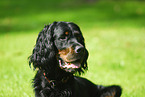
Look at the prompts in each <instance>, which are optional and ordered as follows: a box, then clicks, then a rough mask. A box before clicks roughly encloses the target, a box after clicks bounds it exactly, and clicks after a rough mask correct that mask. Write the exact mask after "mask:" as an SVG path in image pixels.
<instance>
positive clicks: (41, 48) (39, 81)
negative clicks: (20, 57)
mask: <svg viewBox="0 0 145 97" xmlns="http://www.w3.org/2000/svg"><path fill="white" fill-rule="evenodd" d="M84 41H85V40H84V37H83V35H82V32H81V30H80V28H79V26H78V25H76V24H75V23H72V22H53V23H52V24H50V25H45V27H44V28H43V30H42V31H41V32H40V33H39V35H38V38H37V40H36V45H35V47H34V49H33V51H32V55H30V57H29V65H30V67H31V64H32V65H33V68H34V70H37V73H36V75H35V77H34V79H33V88H34V92H35V97H120V96H121V92H122V89H121V87H120V86H118V85H112V86H102V85H95V84H94V83H92V82H91V81H89V80H87V79H85V78H82V77H79V75H80V74H81V73H84V71H86V70H87V69H88V65H87V59H88V51H87V49H86V47H85V42H84Z"/></svg>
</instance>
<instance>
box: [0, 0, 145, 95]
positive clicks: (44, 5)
mask: <svg viewBox="0 0 145 97" xmlns="http://www.w3.org/2000/svg"><path fill="white" fill-rule="evenodd" d="M54 21H68V22H74V23H76V24H78V25H79V26H80V28H81V30H82V33H83V35H84V37H85V41H86V47H87V49H88V51H89V59H88V65H89V70H88V71H87V72H86V73H85V74H83V75H82V76H83V77H86V78H88V79H89V80H91V81H92V82H94V83H95V84H99V85H111V84H118V85H121V86H122V88H123V94H122V97H144V95H145V92H144V91H145V84H144V83H145V79H144V78H145V66H144V65H145V1H144V0H133V1H131V0H130V1H126V0H1V1H0V97H8V96H9V97H34V93H33V89H32V87H31V81H32V78H33V76H34V75H35V72H34V71H33V70H31V69H30V68H29V66H28V59H27V58H28V57H29V56H30V54H31V52H32V49H33V47H34V45H35V41H36V38H37V35H38V33H39V32H40V31H41V30H42V29H43V27H44V25H45V24H50V23H53V22H54Z"/></svg>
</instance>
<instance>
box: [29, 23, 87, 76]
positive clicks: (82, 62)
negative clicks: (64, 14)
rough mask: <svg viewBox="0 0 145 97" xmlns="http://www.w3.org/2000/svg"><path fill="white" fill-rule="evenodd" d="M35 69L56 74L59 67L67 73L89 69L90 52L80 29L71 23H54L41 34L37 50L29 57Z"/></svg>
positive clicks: (37, 42) (36, 46)
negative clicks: (55, 71)
mask: <svg viewBox="0 0 145 97" xmlns="http://www.w3.org/2000/svg"><path fill="white" fill-rule="evenodd" d="M29 58H30V61H29V65H30V66H31V63H32V64H33V66H34V69H35V68H39V69H41V70H43V71H45V72H47V73H48V72H54V70H55V69H56V68H57V67H58V66H59V67H60V69H63V70H65V71H66V72H71V73H74V72H76V71H78V72H79V74H80V73H81V72H83V70H85V69H87V58H88V51H87V50H86V48H85V43H84V38H83V36H82V33H81V31H80V28H79V27H78V26H77V25H76V24H74V23H71V22H54V23H53V24H50V25H47V26H45V27H44V29H43V30H42V31H41V32H40V33H39V35H38V38H37V41H36V45H35V48H34V49H33V52H32V55H31V56H30V57H29Z"/></svg>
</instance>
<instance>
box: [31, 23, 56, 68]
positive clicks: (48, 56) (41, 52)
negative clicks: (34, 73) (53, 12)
mask: <svg viewBox="0 0 145 97" xmlns="http://www.w3.org/2000/svg"><path fill="white" fill-rule="evenodd" d="M56 23H57V22H54V23H53V24H50V25H46V26H45V27H44V28H43V30H42V31H41V32H40V33H39V35H38V37H37V40H36V45H35V47H34V49H33V52H32V55H31V56H30V57H29V66H30V67H31V63H32V64H33V67H34V70H35V69H36V68H39V69H41V68H43V67H44V66H45V65H46V63H51V62H55V61H54V60H55V59H56V58H55V57H56V52H55V51H56V50H55V49H56V48H55V45H54V38H53V30H54V27H55V25H56ZM52 64H53V63H52Z"/></svg>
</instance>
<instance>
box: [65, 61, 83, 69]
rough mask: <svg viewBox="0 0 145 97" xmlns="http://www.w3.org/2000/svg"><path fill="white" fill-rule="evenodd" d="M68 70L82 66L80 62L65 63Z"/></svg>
mask: <svg viewBox="0 0 145 97" xmlns="http://www.w3.org/2000/svg"><path fill="white" fill-rule="evenodd" d="M64 67H67V68H80V67H81V64H80V63H79V62H72V63H67V62H65V66H64Z"/></svg>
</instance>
